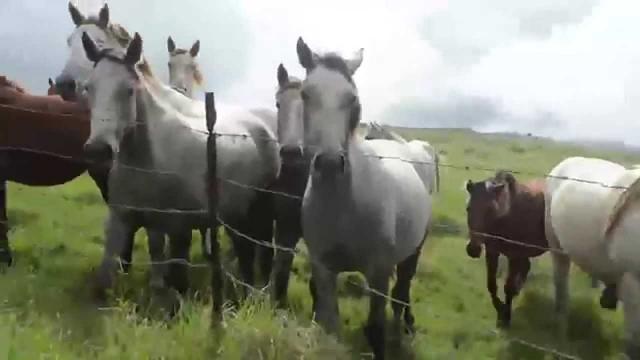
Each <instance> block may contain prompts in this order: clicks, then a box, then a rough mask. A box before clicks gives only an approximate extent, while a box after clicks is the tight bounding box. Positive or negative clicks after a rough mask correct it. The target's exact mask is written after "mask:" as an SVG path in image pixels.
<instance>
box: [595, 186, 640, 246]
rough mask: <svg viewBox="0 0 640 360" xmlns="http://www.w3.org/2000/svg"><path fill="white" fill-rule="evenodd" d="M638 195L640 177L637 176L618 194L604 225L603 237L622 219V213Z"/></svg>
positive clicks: (639, 192) (609, 233)
mask: <svg viewBox="0 0 640 360" xmlns="http://www.w3.org/2000/svg"><path fill="white" fill-rule="evenodd" d="M639 197H640V177H638V178H637V179H636V180H635V181H634V182H633V183H632V184H631V185H630V186H629V187H628V188H627V189H626V190H625V191H623V192H622V194H620V196H618V200H617V201H616V203H615V205H614V206H613V210H611V213H610V214H609V218H608V219H607V224H606V225H605V227H604V237H605V239H607V238H609V236H611V233H612V232H613V230H614V229H615V228H616V226H618V224H619V223H620V221H621V220H622V215H623V214H624V213H625V211H626V210H627V209H628V208H629V206H631V203H632V200H635V199H637V198H639Z"/></svg>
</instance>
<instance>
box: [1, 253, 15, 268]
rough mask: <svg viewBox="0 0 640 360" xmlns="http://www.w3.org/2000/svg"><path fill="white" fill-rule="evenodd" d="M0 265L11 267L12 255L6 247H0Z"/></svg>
mask: <svg viewBox="0 0 640 360" xmlns="http://www.w3.org/2000/svg"><path fill="white" fill-rule="evenodd" d="M0 265H4V266H6V267H11V266H12V265H13V256H12V255H11V251H10V250H8V249H0Z"/></svg>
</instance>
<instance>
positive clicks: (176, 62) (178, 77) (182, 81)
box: [169, 52, 197, 97]
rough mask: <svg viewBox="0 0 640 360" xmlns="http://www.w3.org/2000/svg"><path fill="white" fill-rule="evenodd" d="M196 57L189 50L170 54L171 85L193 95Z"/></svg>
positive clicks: (189, 95)
mask: <svg viewBox="0 0 640 360" xmlns="http://www.w3.org/2000/svg"><path fill="white" fill-rule="evenodd" d="M196 66H197V64H196V59H195V58H194V57H193V56H191V54H190V53H189V52H185V53H172V54H171V55H169V85H171V87H173V88H175V89H178V90H180V91H184V93H185V95H187V96H188V97H191V96H192V95H193V87H194V83H195V75H196V74H195V72H196Z"/></svg>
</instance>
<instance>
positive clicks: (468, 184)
mask: <svg viewBox="0 0 640 360" xmlns="http://www.w3.org/2000/svg"><path fill="white" fill-rule="evenodd" d="M471 191H473V181H471V180H467V192H468V193H469V194H471Z"/></svg>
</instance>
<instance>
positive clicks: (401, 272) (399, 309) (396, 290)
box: [391, 242, 424, 334]
mask: <svg viewBox="0 0 640 360" xmlns="http://www.w3.org/2000/svg"><path fill="white" fill-rule="evenodd" d="M423 243H424V242H423ZM421 251H422V244H420V245H419V246H418V248H417V249H416V252H415V253H414V254H413V255H411V256H409V257H408V258H407V259H405V260H403V261H402V262H401V263H400V264H398V266H397V267H396V269H397V280H396V284H395V286H394V287H393V290H392V291H391V297H392V298H394V299H397V300H400V301H402V302H403V303H406V304H410V303H411V280H412V279H413V277H414V276H415V275H416V269H417V268H418V260H419V259H420V253H421ZM391 307H392V308H393V316H394V319H395V321H396V322H399V321H400V316H401V315H402V313H403V311H404V322H405V326H406V330H407V332H408V333H409V334H413V333H414V331H415V329H414V323H415V317H414V316H413V313H412V312H411V305H404V304H401V303H399V302H395V301H394V302H392V303H391Z"/></svg>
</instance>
